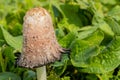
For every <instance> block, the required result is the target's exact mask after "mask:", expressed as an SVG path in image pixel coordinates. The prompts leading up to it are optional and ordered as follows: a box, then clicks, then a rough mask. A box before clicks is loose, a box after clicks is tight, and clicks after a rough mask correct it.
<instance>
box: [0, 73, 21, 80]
mask: <svg viewBox="0 0 120 80" xmlns="http://www.w3.org/2000/svg"><path fill="white" fill-rule="evenodd" d="M0 79H1V80H21V79H20V77H19V76H18V75H16V74H14V73H11V72H3V73H0Z"/></svg>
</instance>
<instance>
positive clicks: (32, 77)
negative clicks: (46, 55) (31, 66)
mask: <svg viewBox="0 0 120 80" xmlns="http://www.w3.org/2000/svg"><path fill="white" fill-rule="evenodd" d="M23 80H36V74H35V72H34V71H32V70H28V71H26V72H25V73H24V77H23Z"/></svg>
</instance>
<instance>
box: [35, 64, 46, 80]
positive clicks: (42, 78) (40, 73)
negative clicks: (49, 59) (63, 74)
mask: <svg viewBox="0 0 120 80" xmlns="http://www.w3.org/2000/svg"><path fill="white" fill-rule="evenodd" d="M36 71H37V80H47V77H46V66H42V67H39V68H37V69H36Z"/></svg>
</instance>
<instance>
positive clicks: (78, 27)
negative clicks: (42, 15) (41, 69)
mask: <svg viewBox="0 0 120 80" xmlns="http://www.w3.org/2000/svg"><path fill="white" fill-rule="evenodd" d="M34 7H44V8H45V9H47V10H48V11H49V12H50V14H51V16H52V19H53V25H54V28H55V32H56V36H57V39H58V41H59V43H60V44H61V46H62V47H64V48H69V49H71V53H70V55H69V54H63V55H62V59H61V61H56V62H55V63H53V64H50V65H47V78H48V80H120V2H119V0H6V1H5V0H0V80H36V73H35V70H34V69H33V70H29V69H25V68H19V67H15V66H14V63H15V58H16V57H15V54H16V53H21V48H22V24H23V17H24V15H25V12H26V11H27V10H29V9H31V8H34Z"/></svg>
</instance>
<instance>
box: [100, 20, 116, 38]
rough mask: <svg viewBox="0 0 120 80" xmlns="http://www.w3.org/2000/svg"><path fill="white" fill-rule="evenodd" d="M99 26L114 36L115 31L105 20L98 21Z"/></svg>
mask: <svg viewBox="0 0 120 80" xmlns="http://www.w3.org/2000/svg"><path fill="white" fill-rule="evenodd" d="M98 26H99V28H100V29H101V30H102V31H103V32H104V33H106V34H107V35H110V36H114V32H113V31H112V29H111V27H110V26H109V25H108V24H107V23H106V22H105V21H103V22H101V23H98Z"/></svg>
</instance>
